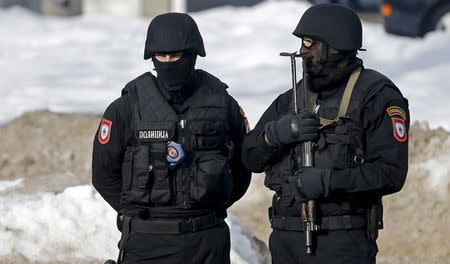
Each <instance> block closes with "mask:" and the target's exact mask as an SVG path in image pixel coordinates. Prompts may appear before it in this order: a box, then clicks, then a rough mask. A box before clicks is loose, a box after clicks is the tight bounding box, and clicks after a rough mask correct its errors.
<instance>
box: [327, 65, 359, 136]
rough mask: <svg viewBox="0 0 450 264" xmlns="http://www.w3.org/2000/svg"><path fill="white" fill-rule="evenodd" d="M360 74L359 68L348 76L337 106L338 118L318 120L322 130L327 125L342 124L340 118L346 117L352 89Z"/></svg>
mask: <svg viewBox="0 0 450 264" xmlns="http://www.w3.org/2000/svg"><path fill="white" fill-rule="evenodd" d="M360 74H361V68H357V69H355V70H354V71H353V72H352V74H351V75H350V78H349V80H348V82H347V85H346V86H345V90H344V94H343V95H342V99H341V104H340V106H339V112H338V116H337V117H336V118H335V119H326V118H322V117H321V118H320V124H321V125H322V128H323V127H325V126H329V125H332V124H333V125H337V126H339V125H341V124H342V120H341V119H342V118H343V117H345V116H346V114H347V110H348V106H349V104H350V99H351V98H352V93H353V89H354V88H355V84H356V81H358V78H359V75H360Z"/></svg>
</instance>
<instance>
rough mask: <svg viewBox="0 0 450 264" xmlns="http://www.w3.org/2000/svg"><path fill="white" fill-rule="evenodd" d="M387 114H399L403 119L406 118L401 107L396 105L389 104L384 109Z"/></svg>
mask: <svg viewBox="0 0 450 264" xmlns="http://www.w3.org/2000/svg"><path fill="white" fill-rule="evenodd" d="M386 111H387V113H388V114H389V116H391V117H392V116H400V117H401V118H403V120H406V113H405V111H404V110H403V109H401V108H400V107H398V106H391V107H388V109H386Z"/></svg>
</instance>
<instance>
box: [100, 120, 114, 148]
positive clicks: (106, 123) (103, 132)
mask: <svg viewBox="0 0 450 264" xmlns="http://www.w3.org/2000/svg"><path fill="white" fill-rule="evenodd" d="M112 123H113V122H112V121H111V120H108V119H106V118H102V122H101V123H100V128H99V129H98V142H100V143H101V144H106V143H108V142H109V138H110V137H111V127H112Z"/></svg>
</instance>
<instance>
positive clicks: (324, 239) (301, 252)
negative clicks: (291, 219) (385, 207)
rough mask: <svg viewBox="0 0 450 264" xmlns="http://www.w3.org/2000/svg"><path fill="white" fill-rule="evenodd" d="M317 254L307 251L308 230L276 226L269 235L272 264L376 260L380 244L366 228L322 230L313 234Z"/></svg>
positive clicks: (349, 263)
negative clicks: (371, 240)
mask: <svg viewBox="0 0 450 264" xmlns="http://www.w3.org/2000/svg"><path fill="white" fill-rule="evenodd" d="M313 237H314V243H315V245H314V255H313V256H307V255H306V254H305V233H304V232H295V231H280V230H273V232H272V234H271V235H270V238H269V248H270V253H271V254H272V264H294V263H295V264H310V263H314V264H321V263H333V264H340V263H342V264H344V263H345V264H352V263H355V264H366V263H367V264H372V263H373V264H375V257H376V254H377V252H378V248H377V245H376V243H375V242H370V241H369V239H368V238H367V235H366V230H362V229H361V230H360V229H358V230H336V231H319V232H315V234H314V236H313Z"/></svg>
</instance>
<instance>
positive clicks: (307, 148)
mask: <svg viewBox="0 0 450 264" xmlns="http://www.w3.org/2000/svg"><path fill="white" fill-rule="evenodd" d="M280 56H288V57H290V58H291V72H292V91H293V96H294V114H298V112H299V111H298V104H297V66H296V61H295V58H296V57H301V55H300V54H299V53H298V52H293V53H288V52H282V53H280ZM306 69H307V62H306V60H303V82H302V84H303V87H302V88H303V89H302V90H303V101H302V102H300V103H301V105H300V107H301V110H302V111H307V94H306V93H307V89H309V88H308V85H309V84H308V79H309V76H308V72H307V70H306ZM301 150H302V152H301V154H302V155H297V158H298V160H297V164H303V167H312V166H313V157H312V142H311V141H307V142H303V143H302V149H301ZM300 187H301V186H300ZM300 219H301V221H302V222H303V223H304V225H305V247H306V254H307V255H313V234H312V232H314V231H317V230H319V225H317V224H316V207H315V202H314V201H313V200H311V201H307V202H304V203H301V205H300Z"/></svg>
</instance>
